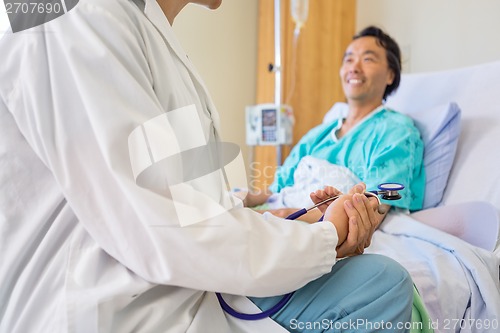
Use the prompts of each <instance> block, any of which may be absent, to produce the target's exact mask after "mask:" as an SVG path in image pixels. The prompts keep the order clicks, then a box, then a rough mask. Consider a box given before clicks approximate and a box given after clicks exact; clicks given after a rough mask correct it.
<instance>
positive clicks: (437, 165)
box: [323, 102, 461, 209]
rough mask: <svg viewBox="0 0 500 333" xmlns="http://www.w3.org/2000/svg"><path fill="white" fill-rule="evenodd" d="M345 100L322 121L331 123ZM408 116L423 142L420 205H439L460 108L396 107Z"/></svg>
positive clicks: (344, 109)
mask: <svg viewBox="0 0 500 333" xmlns="http://www.w3.org/2000/svg"><path fill="white" fill-rule="evenodd" d="M348 109H349V108H348V105H347V104H346V103H335V104H334V105H333V107H332V108H331V109H330V110H329V111H328V112H327V113H326V115H325V116H324V118H323V123H328V122H331V121H333V120H335V119H338V117H340V116H343V115H345V114H346V112H347V111H348ZM397 111H399V112H401V113H404V114H406V115H408V116H409V117H411V118H412V119H413V120H414V121H415V126H416V127H417V128H418V129H419V131H420V133H421V135H422V141H423V142H424V166H425V173H426V186H425V194H424V205H423V208H424V209H426V208H431V207H435V206H437V205H439V203H440V202H441V200H442V198H443V193H444V190H445V188H446V184H447V182H448V177H449V175H450V170H451V167H452V165H453V161H454V159H455V153H456V150H457V144H458V137H459V134H460V114H461V110H460V108H459V107H458V105H457V104H456V103H454V102H451V103H446V104H443V105H439V106H435V107H432V108H428V109H422V110H418V109H415V110H413V111H412V112H411V113H409V112H406V113H405V110H397Z"/></svg>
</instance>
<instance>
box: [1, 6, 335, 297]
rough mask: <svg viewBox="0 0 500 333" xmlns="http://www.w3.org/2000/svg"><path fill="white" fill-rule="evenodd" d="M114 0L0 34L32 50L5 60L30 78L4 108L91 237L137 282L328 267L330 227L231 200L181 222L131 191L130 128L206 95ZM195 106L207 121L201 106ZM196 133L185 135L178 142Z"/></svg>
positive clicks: (284, 284)
mask: <svg viewBox="0 0 500 333" xmlns="http://www.w3.org/2000/svg"><path fill="white" fill-rule="evenodd" d="M116 3H118V2H107V1H87V2H81V3H79V5H78V6H76V7H75V8H74V9H73V10H72V11H71V12H69V13H68V14H65V15H64V16H63V17H61V18H58V19H57V20H53V21H51V22H49V23H47V24H46V25H44V26H40V27H38V28H35V30H33V31H31V32H26V33H22V34H21V33H20V34H19V35H18V36H20V37H19V38H22V41H23V42H20V43H15V42H16V41H15V40H14V39H15V38H17V37H16V36H13V37H9V38H12V41H13V45H14V46H13V47H17V48H19V50H18V51H19V53H21V54H24V55H28V54H29V55H30V56H29V57H28V56H26V57H25V59H19V62H22V64H23V65H22V66H17V64H18V63H17V61H18V59H16V58H15V57H9V58H6V57H4V62H5V63H4V64H3V65H4V66H9V64H12V66H11V67H10V68H13V69H16V70H17V69H18V70H19V71H21V74H22V76H21V77H24V78H29V79H26V80H18V81H16V82H15V85H16V88H15V91H14V92H13V93H12V94H11V98H10V100H9V108H10V111H11V113H12V114H13V116H14V118H15V120H16V122H17V124H18V126H19V128H20V130H21V131H22V133H23V135H24V136H25V137H26V140H27V141H28V142H29V144H30V145H31V147H32V148H33V150H34V151H35V152H36V154H37V155H38V156H39V157H40V159H41V160H42V161H43V162H44V164H45V165H46V166H47V168H49V170H50V171H51V173H52V174H53V176H54V178H55V180H56V181H57V183H58V184H59V186H60V189H61V192H62V194H63V195H64V198H65V199H66V200H67V202H68V203H69V205H70V207H71V209H72V210H73V211H74V213H75V215H76V217H77V219H78V220H79V223H81V225H82V226H83V228H84V229H85V231H86V232H87V233H88V235H90V237H91V239H92V240H93V241H94V242H95V243H96V244H97V245H98V247H100V248H102V250H103V251H105V252H106V253H107V254H108V255H109V256H110V257H112V258H113V260H116V261H118V262H120V263H121V264H122V265H123V266H124V267H126V268H127V269H129V270H131V271H132V272H134V273H135V274H136V275H137V276H140V277H141V278H143V279H144V280H146V281H149V282H151V283H156V284H165V285H173V286H180V287H185V288H191V289H196V290H207V291H219V292H225V293H231V294H238V295H248V296H269V295H277V294H281V293H284V292H289V291H292V290H295V289H297V288H299V287H301V286H303V285H305V284H306V283H308V282H309V281H311V280H314V279H316V278H318V277H319V276H321V275H323V274H325V273H327V272H329V271H330V270H331V268H332V265H333V264H334V263H335V260H336V259H335V257H336V252H335V247H336V245H337V234H336V231H335V228H334V227H333V225H332V224H331V223H318V224H315V225H309V224H305V223H300V222H295V221H284V220H283V219H279V218H276V217H272V216H267V217H263V216H262V215H260V214H257V213H255V212H253V211H252V210H250V209H246V208H238V207H236V208H233V209H228V210H227V211H222V212H220V214H215V215H213V216H212V217H210V218H207V219H205V220H203V221H201V222H199V223H196V224H193V225H187V226H182V225H180V224H179V216H178V215H177V213H178V210H177V208H178V206H176V205H180V206H182V204H183V203H182V202H180V203H179V202H174V201H173V200H172V199H171V198H169V196H168V193H167V194H166V195H162V194H161V193H157V192H155V191H152V190H149V189H148V188H144V187H141V186H138V184H137V183H136V180H135V179H134V175H133V172H132V169H131V160H130V155H129V145H128V143H129V141H128V140H129V135H130V133H132V132H133V131H134V130H135V129H137V128H141V127H140V126H147V125H152V126H151V128H150V130H151V131H152V133H154V131H155V130H158V128H157V127H155V126H156V125H155V124H151V123H147V122H148V120H151V119H156V118H155V117H159V116H162V115H165V113H168V112H169V111H171V110H173V109H179V108H182V107H184V106H189V105H193V104H194V105H203V104H204V100H205V98H208V97H207V96H200V95H199V91H203V89H200V88H199V87H200V86H202V84H201V83H200V82H198V80H197V79H196V75H195V74H193V73H192V72H191V69H190V68H189V66H187V65H185V64H184V60H183V58H185V57H186V56H185V54H184V53H182V52H178V51H176V52H174V51H173V49H176V48H177V46H176V43H177V41H175V40H174V41H171V40H169V38H170V37H169V36H170V35H171V34H172V35H173V32H172V31H170V30H168V29H171V27H170V26H168V27H166V28H165V29H167V30H168V31H167V32H166V33H165V35H166V36H167V37H169V38H167V39H165V37H164V36H162V35H161V34H160V32H159V31H158V30H157V29H156V28H155V27H153V26H152V25H151V22H149V21H148V20H147V18H146V17H144V15H142V13H138V14H136V15H132V14H130V13H132V12H133V13H135V12H137V8H135V11H134V9H133V7H131V6H134V4H133V2H129V1H121V2H119V3H120V6H123V8H125V9H122V8H119V9H116V8H111V9H110V8H108V7H107V6H112V5H115V4H116ZM139 14H140V15H139ZM165 22H166V19H165ZM165 24H166V25H167V23H165ZM43 29H47V32H44V31H43ZM165 43H166V44H167V45H165ZM169 43H171V44H169ZM12 54H15V53H12ZM16 66H17V67H16ZM14 80H15V78H14ZM212 112H214V115H213V116H214V117H215V110H212ZM199 113H200V114H202V115H203V117H207V119H208V120H210V115H209V114H208V113H207V112H206V110H199ZM207 119H205V120H207ZM206 127H207V128H205V130H206V131H207V132H209V131H210V130H209V128H208V126H206ZM212 130H213V128H212ZM161 131H163V132H162V135H163V134H164V135H166V136H169V135H171V136H173V135H174V134H173V133H171V132H168V129H167V130H165V129H164V128H163V129H161ZM195 134H197V133H189V132H186V133H185V135H186V139H190V138H189V137H188V136H189V135H195ZM172 144H173V141H171V142H170V141H168V140H166V141H165V145H164V146H163V147H164V148H165V147H166V148H168V147H170V146H169V145H172ZM150 153H151V152H150ZM177 171H179V170H177ZM181 171H184V170H181ZM158 181H163V179H158ZM187 193H192V192H189V191H188V192H187ZM191 199H192V200H191ZM186 200H188V201H189V200H191V202H196V198H186ZM199 204H200V203H199V202H198V203H197V205H193V206H191V208H192V210H193V211H195V210H196V209H198V208H199ZM184 208H185V207H184ZM54 246H56V245H54Z"/></svg>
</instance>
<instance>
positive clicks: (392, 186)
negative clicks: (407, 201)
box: [377, 183, 405, 200]
mask: <svg viewBox="0 0 500 333" xmlns="http://www.w3.org/2000/svg"><path fill="white" fill-rule="evenodd" d="M404 188H405V187H404V185H403V184H400V183H382V184H380V185H379V186H378V189H379V190H378V191H377V192H378V193H377V194H378V195H381V196H382V199H384V200H399V199H401V194H399V191H401V190H403V189H404Z"/></svg>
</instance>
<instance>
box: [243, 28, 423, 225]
mask: <svg viewBox="0 0 500 333" xmlns="http://www.w3.org/2000/svg"><path fill="white" fill-rule="evenodd" d="M400 58H401V53H400V50H399V46H398V44H397V43H396V41H394V39H392V38H391V37H390V36H389V35H387V34H386V33H385V32H384V31H382V30H381V29H380V28H378V27H374V26H370V27H367V28H365V29H363V30H362V31H361V32H359V33H358V34H357V35H355V36H354V37H353V40H352V42H351V43H350V44H349V45H348V47H347V49H346V51H345V54H344V58H343V62H342V66H341V69H340V79H341V81H342V87H343V89H344V94H345V98H346V102H347V105H348V107H347V109H345V110H343V111H345V112H340V113H339V114H337V115H336V118H335V119H334V120H333V121H330V122H328V123H324V124H321V125H319V126H317V127H315V128H313V129H312V130H310V131H309V132H308V133H307V134H306V135H305V136H304V137H302V139H301V140H300V141H299V142H298V143H297V144H296V145H295V147H294V148H293V150H292V151H291V153H290V155H289V156H288V157H287V159H286V160H285V162H284V163H283V165H282V166H281V167H280V169H278V171H277V172H276V174H275V177H274V182H273V184H271V186H270V187H269V190H270V191H266V193H264V194H262V193H260V194H258V195H257V194H251V195H249V196H247V200H246V201H247V203H248V205H249V206H252V205H259V204H263V203H264V202H265V201H266V200H268V199H269V198H270V196H273V197H272V198H271V199H269V200H272V201H273V202H279V203H283V206H285V207H288V208H281V209H276V210H273V211H272V213H274V214H275V215H278V216H287V215H289V214H290V213H291V212H294V211H296V210H297V209H300V207H301V206H296V205H295V206H293V205H290V204H288V202H294V200H293V199H294V197H293V195H295V194H296V193H297V191H300V190H302V189H304V188H308V186H310V185H311V183H310V182H313V181H315V180H314V179H313V180H311V179H312V178H314V177H311V176H310V177H305V180H303V181H305V182H309V183H307V184H304V183H299V182H300V180H301V179H302V178H304V177H302V178H301V177H300V176H299V175H300V174H303V173H304V172H306V173H308V174H311V167H310V164H311V163H312V162H311V159H313V161H314V159H316V160H318V159H319V160H321V162H323V161H327V162H329V163H331V165H332V166H334V167H336V169H334V170H330V169H329V170H328V172H326V173H325V171H326V170H324V169H321V170H319V171H318V173H320V174H328V176H329V179H330V181H329V184H322V183H321V182H322V181H324V179H319V180H318V181H317V182H315V183H314V184H313V185H314V186H316V187H318V188H320V187H321V186H323V185H330V184H333V185H334V186H337V187H339V186H338V184H337V182H338V183H342V184H344V183H345V182H351V180H353V181H352V182H353V183H355V181H356V180H358V181H359V180H360V181H363V182H365V183H366V185H367V186H366V187H367V189H369V190H372V189H376V188H377V185H378V184H381V183H386V182H389V183H393V182H397V183H401V184H404V185H405V189H404V190H403V191H402V192H401V194H402V196H403V197H402V199H401V200H396V201H384V200H383V201H382V202H383V203H384V205H383V206H384V207H383V208H382V209H380V211H381V212H385V213H386V212H387V211H388V209H389V207H390V206H389V205H391V206H395V207H399V208H402V209H404V210H418V209H421V208H422V204H423V197H424V187H425V172H424V167H423V149H424V145H423V142H422V139H421V137H420V132H419V131H418V129H417V128H416V127H415V125H414V123H413V120H412V119H410V118H409V117H408V116H406V115H403V114H402V113H399V112H396V111H394V110H390V109H389V108H387V107H386V106H385V105H384V101H385V99H386V98H387V96H389V95H390V94H391V93H393V92H394V91H395V90H396V89H397V88H398V86H399V82H400V79H401V59H400ZM306 156H307V157H308V158H307V159H304V157H306ZM305 161H308V162H307V163H309V165H307V166H304V164H305V163H306V162H305ZM301 162H302V164H301ZM320 164H321V165H324V163H320V162H317V165H320ZM321 167H323V166H321ZM304 170H306V171H304ZM346 172H348V173H349V174H348V175H346ZM333 174H338V176H335V177H333V176H332V175H333ZM323 178H325V179H326V177H323ZM332 178H336V179H334V180H333V181H332V180H331V179H332ZM346 187H347V188H348V187H349V186H348V185H347V186H346ZM296 189H298V190H296ZM300 195H301V196H302V197H307V196H305V195H303V194H302V193H301V194H300ZM385 213H383V214H381V215H380V216H379V220H380V221H382V219H383V218H384V216H385ZM320 215H321V214H320V212H318V211H317V210H311V211H309V212H308V214H307V216H306V217H302V218H303V219H307V220H308V221H310V222H312V221H317V219H318V218H319V217H320Z"/></svg>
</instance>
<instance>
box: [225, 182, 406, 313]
mask: <svg viewBox="0 0 500 333" xmlns="http://www.w3.org/2000/svg"><path fill="white" fill-rule="evenodd" d="M377 187H378V190H376V191H367V192H365V195H367V196H371V197H375V198H377V200H378V203H379V205H380V204H381V201H380V198H379V196H381V197H382V199H384V200H399V199H401V195H400V194H399V191H401V190H403V189H404V188H405V187H404V185H403V184H399V183H382V184H380V185H379V186H377ZM339 197H340V195H336V196H334V197H331V198H328V199H325V200H323V201H321V202H318V203H317V204H315V205H314V206H312V207H310V208H302V209H300V210H298V211H296V212H295V213H292V214H290V215H289V216H287V217H286V219H287V220H295V219H297V218H299V217H300V216H302V215H304V214H305V213H307V212H308V211H310V210H311V209H314V208H317V207H319V206H321V205H323V204H325V203H328V202H330V201H334V200H336V199H338V198H339ZM322 220H323V216H322V217H321V219H320V221H322ZM293 293H294V291H292V292H291V293H288V294H286V295H284V296H283V297H282V298H281V299H280V301H279V302H278V303H276V304H275V305H274V306H273V307H271V308H270V309H268V310H265V311H262V312H259V313H242V312H238V311H236V310H235V309H233V308H232V307H231V306H230V305H229V304H227V303H226V301H225V300H224V298H222V295H221V294H220V293H215V294H216V295H217V299H218V300H219V304H220V306H221V307H222V309H223V310H224V311H226V312H227V313H228V314H230V315H231V316H233V317H235V318H238V319H243V320H259V319H264V318H266V317H271V316H272V315H274V314H275V313H277V312H278V311H279V310H281V309H282V308H283V307H284V306H285V304H286V303H287V302H288V301H289V300H290V298H292V296H293Z"/></svg>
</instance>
